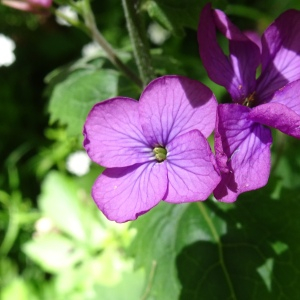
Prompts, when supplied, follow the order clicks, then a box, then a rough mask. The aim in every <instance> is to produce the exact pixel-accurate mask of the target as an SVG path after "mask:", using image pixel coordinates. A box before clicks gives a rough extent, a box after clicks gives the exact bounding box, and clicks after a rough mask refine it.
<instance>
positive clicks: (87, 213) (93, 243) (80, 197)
mask: <svg viewBox="0 0 300 300" xmlns="http://www.w3.org/2000/svg"><path fill="white" fill-rule="evenodd" d="M92 178H94V176H92ZM85 182H87V181H85ZM78 183H80V182H78ZM78 183H77V182H76V181H75V180H72V179H71V178H69V177H67V176H65V175H63V174H62V173H59V172H55V171H52V172H50V173H49V174H48V175H47V177H46V178H45V180H44V182H43V184H42V193H41V196H40V197H39V206H40V208H41V210H42V212H43V214H44V216H46V217H48V218H50V219H51V220H52V222H53V223H54V226H55V227H57V228H58V229H59V230H61V231H63V232H64V233H65V234H67V235H69V236H70V237H72V238H74V239H75V240H77V241H80V242H82V243H83V244H84V245H85V246H86V247H87V248H90V249H99V248H101V247H102V242H103V241H104V239H105V238H106V232H105V228H104V226H103V222H102V221H101V218H100V217H99V214H98V210H97V208H96V207H95V205H94V202H93V200H92V198H91V197H90V196H89V194H86V192H85V190H84V189H83V188H81V187H80V185H78Z"/></svg>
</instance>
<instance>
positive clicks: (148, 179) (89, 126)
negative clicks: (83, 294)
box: [84, 76, 220, 222]
mask: <svg viewBox="0 0 300 300" xmlns="http://www.w3.org/2000/svg"><path fill="white" fill-rule="evenodd" d="M216 107H217V102H216V99H215V97H214V95H213V94H212V92H211V91H210V90H209V89H208V88H207V87H206V86H204V85H203V84H201V83H199V82H197V81H195V80H191V79H188V78H185V77H181V76H164V77H161V78H158V79H156V80H154V81H152V82H151V83H150V84H149V85H148V86H147V87H146V88H145V90H144V92H143V94H142V95H141V98H140V101H139V102H137V101H136V100H133V99H130V98H125V97H116V98H113V99H110V100H107V101H105V102H101V103H98V104H96V105H95V106H94V107H93V109H92V110H91V112H90V113H89V115H88V117H87V120H86V123H85V125H84V136H85V139H84V147H85V149H86V151H87V153H88V155H89V156H90V158H91V159H92V160H93V161H94V162H96V163H98V164H100V165H102V166H104V167H106V168H107V169H106V170H105V171H104V172H103V174H102V175H101V176H99V177H98V179H97V180H96V182H95V184H94V186H93V189H92V196H93V199H94V200H95V202H96V204H97V206H98V207H99V209H100V210H101V211H102V212H103V213H104V214H105V216H106V217H107V218H108V219H110V220H114V221H116V222H126V221H129V220H134V219H136V218H137V217H138V216H139V215H141V214H144V213H145V212H147V211H148V210H150V209H151V208H152V207H154V206H155V205H157V204H158V203H159V201H160V200H164V201H166V202H171V203H183V202H190V201H198V200H205V199H207V197H208V196H209V195H210V193H211V192H212V191H213V189H214V188H215V187H216V186H217V184H218V183H219V181H220V175H219V173H218V171H216V163H215V158H214V156H213V154H212V152H211V149H210V147H209V144H208V143H207V140H206V137H207V136H208V135H210V134H211V132H212V130H213V128H214V124H215V118H216Z"/></svg>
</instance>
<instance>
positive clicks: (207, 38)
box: [198, 4, 300, 202]
mask: <svg viewBox="0 0 300 300" xmlns="http://www.w3.org/2000/svg"><path fill="white" fill-rule="evenodd" d="M217 29H218V30H219V31H220V32H221V33H222V34H223V35H224V36H225V37H226V38H227V39H228V42H229V55H228V56H226V55H225V54H224V53H223V51H222V50H221V48H220V46H219V45H218V43H217V37H216V30H217ZM198 41H199V50H200V56H201V59H202V62H203V65H204V67H205V68H206V70H207V73H208V75H209V77H210V78H211V80H213V81H214V82H216V83H217V84H220V85H222V86H224V87H225V88H226V89H227V91H228V92H229V94H230V96H231V98H232V101H233V104H220V105H219V106H218V109H217V122H216V128H215V152H216V159H217V164H218V167H219V169H220V171H221V176H222V180H221V182H220V183H219V185H218V186H217V188H216V189H215V191H214V195H215V197H216V198H217V199H218V200H221V201H224V202H232V201H235V200H236V198H237V196H238V195H239V194H240V193H243V192H246V191H249V190H254V189H258V188H260V187H262V186H264V185H265V184H266V183H267V181H268V178H269V174H270V165H271V161H270V156H271V154H270V145H271V143H272V136H271V131H270V129H269V128H267V127H266V126H271V127H274V128H276V129H279V130H280V131H282V132H284V133H286V134H288V135H291V136H294V137H296V138H300V101H299V96H300V12H299V11H296V10H288V11H286V12H285V13H283V14H282V15H280V16H279V17H278V18H277V19H276V20H275V21H274V22H273V23H272V24H271V25H270V26H269V27H268V28H267V29H266V31H265V32H264V34H263V35H262V38H261V40H260V39H253V38H251V37H249V36H248V35H247V34H244V33H242V32H241V31H240V30H239V29H238V28H237V27H236V26H235V25H233V24H232V23H231V22H230V20H229V19H228V18H227V16H226V15H225V14H224V13H223V12H222V11H220V10H214V9H212V8H211V6H210V4H208V5H206V6H205V8H204V9H203V11H202V14H201V17H200V23H199V29H198ZM260 65H261V74H260V76H259V77H258V78H256V71H257V68H258V67H259V66H260Z"/></svg>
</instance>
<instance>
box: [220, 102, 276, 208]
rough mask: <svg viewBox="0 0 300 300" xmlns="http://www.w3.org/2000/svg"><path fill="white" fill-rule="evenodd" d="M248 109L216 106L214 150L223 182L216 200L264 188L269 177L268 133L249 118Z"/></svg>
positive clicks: (270, 140) (244, 107)
mask: <svg viewBox="0 0 300 300" xmlns="http://www.w3.org/2000/svg"><path fill="white" fill-rule="evenodd" d="M249 112H250V108H248V107H246V106H241V105H236V104H221V105H219V106H218V119H217V126H216V133H215V151H216V158H217V163H218V166H219V167H220V170H221V172H222V180H221V182H220V184H219V185H218V186H217V188H216V189H215V191H214V195H215V197H216V198H217V199H218V200H220V201H224V202H233V201H235V200H236V198H237V196H238V195H239V194H240V193H243V192H246V191H250V190H255V189H258V188H260V187H262V186H264V185H265V184H266V183H267V181H268V178H269V174H270V165H271V162H270V145H271V143H272V137H271V131H270V130H269V129H268V128H266V127H264V126H262V125H260V124H258V123H255V122H253V121H251V120H250V119H249Z"/></svg>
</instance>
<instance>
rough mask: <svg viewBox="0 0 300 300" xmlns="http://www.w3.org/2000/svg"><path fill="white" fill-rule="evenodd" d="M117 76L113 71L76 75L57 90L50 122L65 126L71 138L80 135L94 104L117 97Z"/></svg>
mask: <svg viewBox="0 0 300 300" xmlns="http://www.w3.org/2000/svg"><path fill="white" fill-rule="evenodd" d="M118 77H119V75H118V72H116V71H113V70H104V69H103V70H96V71H95V70H88V69H86V70H78V71H76V72H73V73H72V74H71V75H70V76H68V77H67V79H66V80H64V81H62V82H61V83H59V84H57V85H56V87H55V88H54V91H53V94H52V96H51V99H50V104H49V112H50V114H51V118H50V121H51V122H54V121H56V120H58V121H59V123H60V124H66V125H67V132H68V134H69V135H79V134H81V133H82V127H83V124H84V121H85V119H86V117H87V115H88V113H89V111H90V110H91V108H92V107H93V105H94V104H96V103H97V102H101V101H103V100H106V99H108V98H112V97H115V96H116V95H117V91H118Z"/></svg>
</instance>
